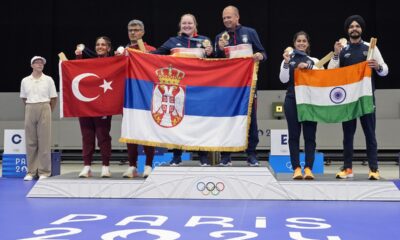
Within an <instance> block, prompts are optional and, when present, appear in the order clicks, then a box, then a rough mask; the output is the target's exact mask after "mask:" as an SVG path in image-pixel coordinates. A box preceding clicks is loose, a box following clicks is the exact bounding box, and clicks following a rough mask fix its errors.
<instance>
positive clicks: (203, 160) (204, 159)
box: [200, 156, 211, 167]
mask: <svg viewBox="0 0 400 240" xmlns="http://www.w3.org/2000/svg"><path fill="white" fill-rule="evenodd" d="M200 166H202V167H210V166H211V164H210V161H209V160H208V158H207V157H206V156H201V157H200Z"/></svg>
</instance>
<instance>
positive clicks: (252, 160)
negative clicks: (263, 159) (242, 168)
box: [247, 155, 260, 167]
mask: <svg viewBox="0 0 400 240" xmlns="http://www.w3.org/2000/svg"><path fill="white" fill-rule="evenodd" d="M247 164H248V165H249V166H250V167H258V166H259V165H260V164H259V163H258V160H257V157H256V156H254V155H251V156H249V157H247Z"/></svg>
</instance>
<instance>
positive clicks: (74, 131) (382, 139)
mask: <svg viewBox="0 0 400 240" xmlns="http://www.w3.org/2000/svg"><path fill="white" fill-rule="evenodd" d="M375 95H376V106H377V130H376V134H377V138H378V147H379V149H384V150H391V149H394V150H396V149H400V90H376V92H375ZM284 98H285V91H283V90H282V91H280V90H277V91H259V92H258V111H257V114H258V126H259V129H260V134H261V135H260V144H259V149H269V147H270V138H269V136H268V135H267V134H266V133H268V132H269V130H270V129H286V128H287V127H286V120H285V119H282V120H276V119H273V117H272V106H271V103H272V102H280V101H282V102H283V101H284ZM0 111H1V114H0V136H1V137H0V149H3V141H4V129H23V127H24V122H23V119H24V106H23V103H22V101H21V99H20V98H19V93H0ZM120 126H121V116H113V121H112V129H111V135H112V138H113V140H112V145H113V149H125V148H126V146H125V144H121V143H119V142H118V139H119V136H120ZM52 129H53V144H52V146H53V148H59V149H81V134H80V129H79V123H78V121H77V118H64V119H60V118H59V105H58V106H57V109H56V111H55V112H54V113H53V128H52ZM342 137H343V134H342V129H341V124H319V125H318V131H317V149H321V150H323V149H332V150H336V149H337V150H339V149H342ZM354 148H355V149H363V148H365V140H364V134H363V131H362V129H361V126H360V125H358V129H357V132H356V136H355V141H354Z"/></svg>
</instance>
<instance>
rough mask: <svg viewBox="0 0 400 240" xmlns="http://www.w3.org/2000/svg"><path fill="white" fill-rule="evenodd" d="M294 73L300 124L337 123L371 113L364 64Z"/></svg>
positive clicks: (368, 71) (370, 101)
mask: <svg viewBox="0 0 400 240" xmlns="http://www.w3.org/2000/svg"><path fill="white" fill-rule="evenodd" d="M294 74H295V75H294V79H295V93H296V103H297V115H298V119H299V121H315V122H324V123H338V122H344V121H349V120H351V119H355V118H357V117H360V116H363V115H365V114H368V113H372V112H373V111H374V103H373V94H372V84H371V68H370V67H368V64H367V62H362V63H358V64H354V65H351V66H347V67H342V68H336V69H327V70H305V69H302V70H301V69H296V70H295V73H294Z"/></svg>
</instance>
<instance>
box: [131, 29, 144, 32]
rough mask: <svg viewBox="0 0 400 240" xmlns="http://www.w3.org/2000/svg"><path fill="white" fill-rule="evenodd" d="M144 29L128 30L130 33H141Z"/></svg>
mask: <svg viewBox="0 0 400 240" xmlns="http://www.w3.org/2000/svg"><path fill="white" fill-rule="evenodd" d="M141 31H143V29H128V32H141Z"/></svg>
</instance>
